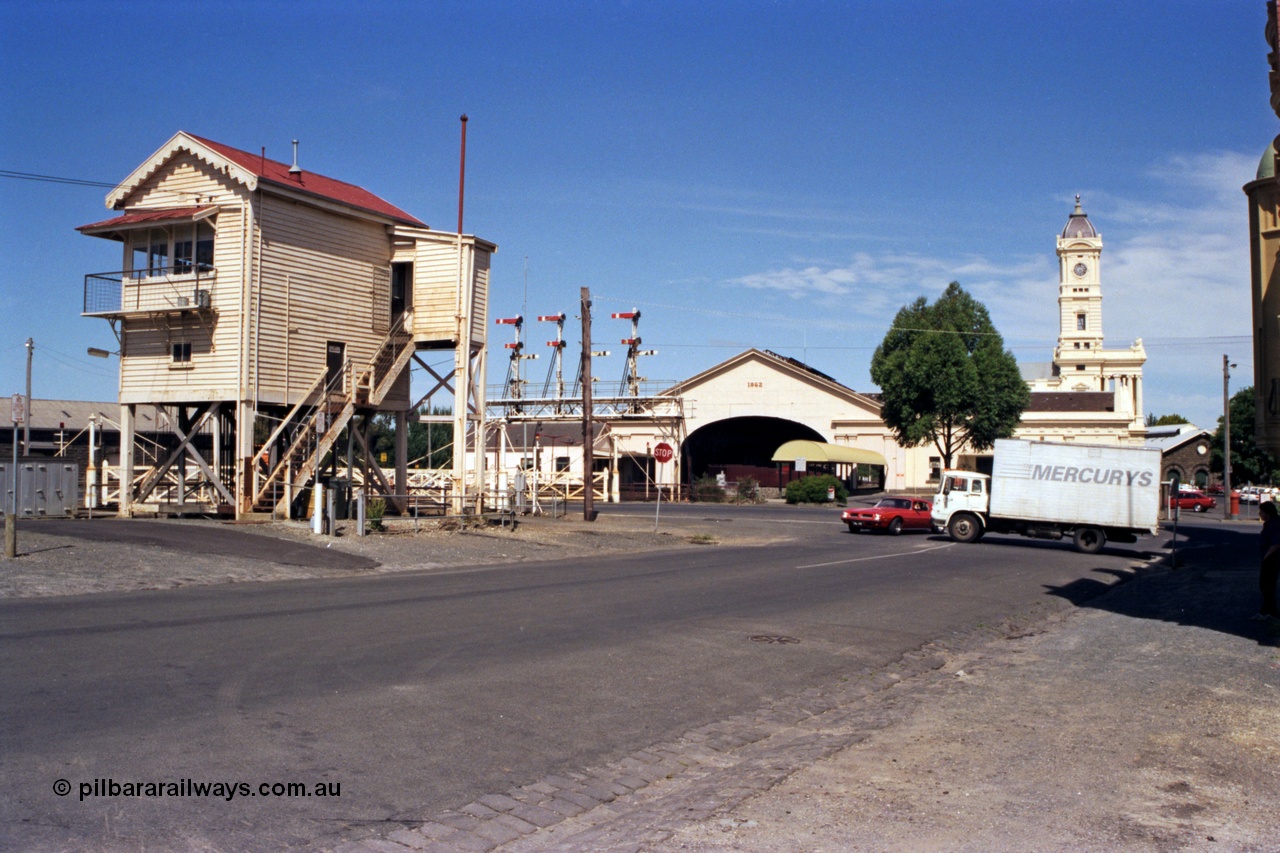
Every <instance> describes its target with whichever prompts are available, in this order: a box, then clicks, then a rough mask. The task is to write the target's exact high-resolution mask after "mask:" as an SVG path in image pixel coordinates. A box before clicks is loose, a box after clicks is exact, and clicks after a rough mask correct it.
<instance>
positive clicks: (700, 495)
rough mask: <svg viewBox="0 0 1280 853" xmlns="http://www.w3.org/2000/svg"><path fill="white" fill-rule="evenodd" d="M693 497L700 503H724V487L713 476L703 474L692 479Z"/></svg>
mask: <svg viewBox="0 0 1280 853" xmlns="http://www.w3.org/2000/svg"><path fill="white" fill-rule="evenodd" d="M693 499H694V500H695V501H699V502H700V503H712V504H718V503H724V489H723V488H721V487H720V483H719V481H717V480H716V478H715V477H712V476H711V475H709V474H704V475H703V476H701V477H699V478H698V479H696V480H694V481H693Z"/></svg>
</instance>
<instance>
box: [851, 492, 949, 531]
mask: <svg viewBox="0 0 1280 853" xmlns="http://www.w3.org/2000/svg"><path fill="white" fill-rule="evenodd" d="M932 508H933V507H932V505H931V504H930V503H929V502H928V501H924V500H920V499H919V498H881V499H880V500H879V501H877V502H876V504H875V506H870V507H866V508H865V509H846V510H845V511H844V512H843V513H841V515H840V519H841V520H842V521H843V522H844V523H845V524H847V525H848V526H849V532H850V533H859V532H861V531H863V530H887V531H888V532H889V533H891V534H892V535H894V536H897V535H898V534H899V533H901V532H902V531H904V530H932V529H933V522H932V521H931V519H930V518H929V512H930V510H932Z"/></svg>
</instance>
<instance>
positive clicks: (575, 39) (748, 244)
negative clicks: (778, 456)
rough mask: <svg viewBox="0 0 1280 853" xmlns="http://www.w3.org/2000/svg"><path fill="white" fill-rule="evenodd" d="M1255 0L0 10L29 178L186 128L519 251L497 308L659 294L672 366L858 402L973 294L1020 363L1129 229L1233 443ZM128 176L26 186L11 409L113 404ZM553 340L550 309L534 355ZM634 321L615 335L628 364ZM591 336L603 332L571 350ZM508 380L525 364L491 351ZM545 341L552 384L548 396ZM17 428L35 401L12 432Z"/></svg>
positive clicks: (1204, 420)
mask: <svg viewBox="0 0 1280 853" xmlns="http://www.w3.org/2000/svg"><path fill="white" fill-rule="evenodd" d="M1264 23H1265V9H1264V5H1263V3H1262V2H1261V0H1216V2H1210V3H1205V2H1179V0H1172V2H1161V3H1158V4H1150V3H1141V4H1139V3H1116V2H1114V0H1112V2H1092V0H1077V2H1072V3H1065V4H1063V3H1047V2H1043V3H1042V2H1014V1H1013V0H1008V2H982V0H975V2H966V3H955V2H937V0H934V2H887V1H886V2H846V3H817V2H794V3H788V2H751V0H741V2H704V3H692V2H653V3H640V2H632V3H609V2H602V3H594V2H545V3H528V2H523V3H474V4H463V3H451V2H435V3H418V2H376V0H375V2H366V3H361V4H355V3H349V2H347V3H328V2H317V3H303V2H274V3H268V2H222V3H192V2H180V1H179V2H173V0H166V2H127V0H125V1H124V2H111V3H107V2H96V3H86V2H56V0H44V1H43V2H25V0H6V2H5V3H3V4H0V75H3V77H2V82H3V86H0V169H4V170H9V171H14V172H24V173H35V174H41V175H54V176H60V177H69V178H77V179H84V180H92V181H103V182H109V183H113V182H117V181H120V180H123V179H124V178H125V177H126V176H127V175H128V174H129V172H131V171H132V170H133V169H134V168H135V167H136V166H137V165H138V164H139V163H141V162H142V161H143V160H144V159H146V158H147V157H148V156H149V155H150V154H151V153H152V152H153V151H154V150H155V149H156V148H157V147H159V146H160V145H161V144H162V143H163V142H165V141H166V140H167V139H168V138H169V137H170V136H172V135H173V133H175V132H176V131H178V130H186V131H189V132H191V133H195V134H197V135H200V136H204V137H207V138H211V139H215V140H218V141H220V142H224V143H226V144H229V145H233V146H236V147H239V148H242V149H246V150H250V151H257V150H258V149H259V148H260V147H262V146H264V145H265V146H266V148H267V154H268V156H270V157H274V158H276V159H282V160H287V159H289V156H290V150H289V149H290V140H292V139H295V138H297V139H299V140H301V146H300V148H301V156H300V160H301V163H302V165H303V166H304V167H305V168H307V169H310V170H314V171H317V172H320V173H323V174H326V175H329V176H331V177H336V178H340V179H342V180H346V181H350V182H352V183H356V184H359V185H361V186H363V187H365V188H367V189H369V190H371V191H373V192H375V193H377V194H378V195H381V196H382V197H383V198H385V199H387V200H388V201H391V202H392V203H394V204H396V205H398V206H400V207H402V208H404V209H405V210H407V211H409V212H410V213H413V214H414V215H416V216H418V217H419V218H421V219H423V220H425V221H426V222H428V223H430V224H431V225H432V226H434V227H438V228H441V229H443V230H451V229H452V228H453V227H454V225H455V224H456V218H457V182H458V174H457V170H458V136H459V128H458V116H459V115H460V114H461V113H464V112H465V113H467V114H468V115H469V116H470V122H469V125H468V150H467V198H466V226H465V227H466V230H467V231H469V232H472V233H476V234H479V235H480V236H482V237H485V238H486V239H489V240H492V241H494V242H495V243H497V244H498V245H499V252H498V254H497V255H496V256H495V258H494V267H493V289H492V296H491V304H490V313H491V316H493V317H499V316H509V315H514V314H517V313H520V312H521V310H522V307H523V306H524V305H525V301H526V294H527V311H526V315H527V316H533V315H537V314H551V313H555V312H558V311H562V310H563V311H566V312H568V313H569V314H570V315H571V316H572V315H573V314H574V313H575V312H576V310H577V298H578V292H579V288H581V287H584V286H585V287H590V288H591V290H592V293H593V295H594V297H595V305H596V307H595V311H596V316H597V317H601V316H604V315H607V313H608V312H611V311H621V310H627V309H630V308H632V307H638V308H640V309H641V311H642V313H643V319H642V322H641V335H642V336H643V338H644V342H645V346H646V347H653V348H656V349H657V350H658V351H659V354H658V355H657V356H654V357H652V358H649V359H646V360H645V362H644V364H643V373H644V375H645V376H647V377H649V378H650V379H652V380H676V379H681V378H685V377H687V376H690V375H692V374H694V373H696V372H698V371H701V370H703V369H705V368H707V367H710V366H711V365H713V364H715V363H717V362H719V361H721V360H722V359H725V358H728V357H729V356H731V355H734V354H735V353H737V352H739V351H741V350H742V349H745V348H747V347H752V346H754V347H759V348H765V349H772V350H774V351H776V352H779V353H782V354H784V355H789V356H792V357H795V358H800V359H802V360H804V361H806V362H808V363H809V364H812V365H813V366H814V367H816V368H818V369H819V370H822V371H823V372H826V373H828V374H830V375H832V376H834V377H835V378H836V379H838V380H840V381H841V382H843V383H845V384H846V385H849V386H851V387H853V388H855V389H857V390H860V391H873V390H875V388H874V386H873V385H872V384H871V381H870V377H869V370H868V365H869V363H870V359H871V355H872V353H873V352H874V349H875V347H876V345H877V344H878V343H879V342H880V340H881V338H882V337H883V335H884V333H885V331H886V329H887V328H888V325H889V323H890V322H891V320H892V318H893V315H894V313H895V312H896V311H897V309H898V308H900V307H901V306H902V305H904V304H906V303H908V302H911V301H912V300H914V299H915V298H916V297H917V296H926V297H928V298H929V299H930V300H932V299H934V298H936V297H937V296H938V295H939V294H940V293H941V292H942V290H943V289H944V288H945V286H946V284H947V282H949V281H951V280H953V279H955V280H959V281H960V283H961V284H962V285H964V286H965V288H966V289H968V290H970V291H971V292H972V293H974V295H976V296H977V297H978V298H979V299H981V300H983V301H984V302H985V304H986V305H987V307H988V308H989V309H990V311H991V314H992V318H993V319H994V321H995V323H996V326H997V328H998V329H999V330H1000V331H1001V332H1002V333H1003V335H1004V337H1005V343H1006V346H1008V347H1009V348H1011V349H1012V350H1013V352H1014V354H1015V355H1016V356H1017V357H1018V359H1019V360H1020V361H1026V362H1046V361H1048V360H1049V359H1050V358H1051V354H1052V348H1053V345H1054V343H1055V341H1056V337H1057V325H1056V324H1057V304H1056V298H1057V266H1056V258H1055V256H1054V238H1055V236H1056V235H1057V233H1058V232H1060V231H1061V229H1062V226H1063V225H1064V224H1065V222H1066V218H1067V215H1068V214H1069V213H1070V211H1071V208H1072V203H1073V198H1074V195H1075V194H1076V193H1080V194H1081V195H1082V196H1083V200H1084V207H1085V210H1086V211H1087V212H1088V213H1089V215H1090V217H1091V219H1092V221H1093V223H1094V225H1095V226H1096V227H1097V228H1098V230H1099V231H1100V232H1101V234H1102V237H1103V240H1104V250H1103V256H1102V275H1103V280H1102V281H1103V294H1104V333H1105V335H1106V344H1107V346H1108V347H1112V348H1114V347H1124V346H1127V345H1128V344H1130V343H1131V342H1132V341H1133V340H1134V339H1135V338H1139V337H1140V338H1142V339H1143V340H1144V342H1145V345H1146V347H1147V351H1148V354H1149V360H1148V362H1147V368H1146V374H1145V375H1146V399H1145V404H1146V405H1145V407H1146V409H1147V410H1148V411H1151V412H1155V413H1156V414H1165V413H1171V412H1178V413H1181V414H1183V415H1185V416H1187V417H1189V418H1191V420H1193V421H1194V422H1196V423H1197V424H1199V425H1201V426H1205V427H1208V428H1213V426H1214V425H1215V423H1216V419H1217V418H1218V416H1219V415H1220V414H1221V410H1222V355H1223V353H1229V354H1230V355H1231V356H1232V359H1233V360H1234V361H1235V362H1236V363H1237V364H1238V365H1239V367H1238V368H1237V369H1236V371H1234V372H1233V379H1232V388H1233V389H1236V388H1239V387H1241V386H1243V385H1246V384H1250V383H1251V382H1252V343H1251V338H1250V337H1249V336H1250V327H1251V321H1250V301H1249V287H1248V229H1247V209H1246V205H1245V197H1244V194H1243V193H1242V192H1241V191H1240V187H1241V186H1242V185H1243V184H1245V183H1246V182H1248V181H1249V180H1251V179H1252V178H1253V175H1254V171H1255V169H1256V166H1257V163H1258V158H1259V156H1260V154H1261V152H1262V150H1263V149H1264V148H1265V147H1266V145H1267V143H1268V141H1269V140H1270V139H1271V138H1272V137H1273V136H1275V135H1276V133H1277V132H1278V131H1280V122H1278V121H1277V119H1276V117H1275V115H1274V114H1272V113H1271V111H1270V109H1269V107H1268V96H1269V91H1268V87H1267V63H1266V54H1267V46H1266V43H1265V41H1264V39H1263V25H1264ZM106 193H107V190H106V189H104V188H97V187H83V186H70V185H63V184H55V183H47V182H34V181H25V180H16V179H7V178H0V215H2V216H3V220H2V221H3V228H0V249H2V251H3V257H4V264H3V266H2V267H0V317H2V318H3V320H0V395H5V396H7V395H9V394H11V393H13V392H17V391H21V390H22V388H23V385H24V382H25V380H24V371H25V350H24V349H23V341H25V340H26V338H27V337H28V336H30V337H32V338H34V339H35V345H36V356H35V365H34V369H33V386H34V395H35V396H37V397H61V398H71V399H114V395H115V393H116V387H115V371H114V368H113V365H112V364H111V363H109V362H104V361H101V360H98V359H92V358H89V357H87V356H86V355H85V348H86V347H89V346H95V347H101V348H105V349H114V339H113V338H112V336H111V333H110V331H109V329H108V326H107V324H106V323H105V321H102V320H90V319H86V318H81V317H80V316H79V312H80V309H81V298H82V282H83V277H84V275H85V274H86V273H91V272H101V271H107V270H115V269H119V266H120V257H119V254H118V251H117V249H116V247H115V244H113V243H110V242H109V241H105V240H98V239H94V238H89V237H83V236H81V235H80V234H78V233H77V232H76V231H75V230H74V229H75V227H76V226H78V225H83V224H85V223H88V222H94V221H98V220H101V219H103V218H106V216H107V212H106V209H105V206H104V198H105V196H106ZM549 331H550V330H549V329H548V328H547V327H545V326H544V327H542V328H538V327H537V324H530V334H529V336H528V339H529V341H530V343H531V350H532V351H537V350H538V349H540V348H541V349H545V348H543V347H541V344H542V342H544V341H545V340H547V339H549V337H550V335H549V334H547V333H548V332H549ZM626 332H629V326H627V325H626V324H624V323H623V322H621V321H610V320H607V319H601V320H598V321H597V323H596V325H595V331H594V337H595V338H596V340H597V341H601V340H603V341H606V342H607V343H608V344H611V345H610V346H609V348H610V349H611V350H612V351H613V353H614V354H613V355H612V356H611V357H610V358H608V359H598V360H597V362H596V370H595V373H596V375H597V376H599V377H601V379H602V380H604V381H605V384H607V385H610V386H611V385H612V384H613V383H614V382H616V381H617V379H620V378H621V375H622V369H623V365H622V359H621V357H620V354H621V352H622V350H623V349H624V347H622V346H620V345H618V344H616V343H613V341H616V340H617V339H619V338H621V337H625V336H626V334H625V333H626ZM571 337H572V339H573V340H574V341H575V342H576V340H577V334H576V329H574V331H573V334H572V335H571ZM491 340H492V341H493V343H494V345H495V346H494V347H493V348H491V356H490V367H489V379H490V381H491V382H494V383H496V382H500V381H501V380H502V378H503V375H504V373H505V363H504V360H503V359H504V355H503V353H502V351H501V349H500V347H501V344H502V343H505V342H506V341H508V340H509V336H508V332H507V331H506V330H505V329H502V328H499V329H496V330H495V333H494V334H493V336H492V337H491ZM545 359H546V356H545V355H544V356H543V360H541V361H538V362H534V363H533V364H532V366H531V368H530V370H529V375H530V376H531V377H532V378H533V379H535V380H536V382H537V384H539V385H540V383H541V380H542V377H543V376H544V375H545V372H546V364H547V362H546V360H545ZM6 422H7V418H6Z"/></svg>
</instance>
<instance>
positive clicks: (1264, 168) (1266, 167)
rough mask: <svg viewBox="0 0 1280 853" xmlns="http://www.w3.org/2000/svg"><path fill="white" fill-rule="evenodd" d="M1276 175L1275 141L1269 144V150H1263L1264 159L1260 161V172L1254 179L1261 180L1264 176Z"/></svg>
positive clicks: (1272, 176)
mask: <svg viewBox="0 0 1280 853" xmlns="http://www.w3.org/2000/svg"><path fill="white" fill-rule="evenodd" d="M1275 176H1276V144H1275V142H1274V141H1272V142H1271V144H1270V145H1268V146H1267V150H1266V151H1263V152H1262V159H1261V160H1259V161H1258V174H1257V175H1256V176H1255V177H1254V180H1257V181H1260V180H1262V179H1263V178H1274V177H1275Z"/></svg>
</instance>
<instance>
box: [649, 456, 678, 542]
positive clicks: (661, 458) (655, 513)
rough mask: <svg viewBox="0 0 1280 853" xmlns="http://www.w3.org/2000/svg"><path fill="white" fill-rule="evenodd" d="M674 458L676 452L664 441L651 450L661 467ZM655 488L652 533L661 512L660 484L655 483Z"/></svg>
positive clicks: (655, 529) (656, 526) (656, 530)
mask: <svg viewBox="0 0 1280 853" xmlns="http://www.w3.org/2000/svg"><path fill="white" fill-rule="evenodd" d="M675 456H676V452H675V451H674V450H672V449H671V445H669V444H667V443H666V442H665V441H660V442H658V444H657V445H656V446H655V447H654V448H653V458H654V459H655V460H657V461H658V463H660V464H662V465H665V464H667V463H668V462H670V461H671V460H672V459H674V458H675ZM657 486H658V503H657V504H656V505H655V506H654V508H653V532H654V533H657V532H658V513H659V512H660V511H661V510H662V483H657Z"/></svg>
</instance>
